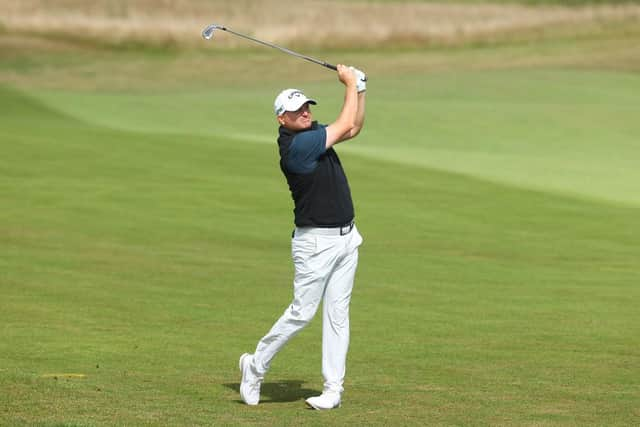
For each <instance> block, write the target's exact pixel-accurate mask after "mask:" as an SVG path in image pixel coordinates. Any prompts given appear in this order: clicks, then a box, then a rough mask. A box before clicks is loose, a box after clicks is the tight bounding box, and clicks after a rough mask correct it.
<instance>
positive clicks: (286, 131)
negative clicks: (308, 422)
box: [240, 65, 366, 409]
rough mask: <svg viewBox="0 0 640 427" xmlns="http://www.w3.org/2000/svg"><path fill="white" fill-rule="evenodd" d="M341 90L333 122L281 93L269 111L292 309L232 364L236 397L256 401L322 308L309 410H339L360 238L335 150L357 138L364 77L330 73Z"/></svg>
mask: <svg viewBox="0 0 640 427" xmlns="http://www.w3.org/2000/svg"><path fill="white" fill-rule="evenodd" d="M337 69H338V70H337V74H338V79H339V80H340V82H341V83H342V84H344V86H345V92H344V104H343V106H342V110H341V112H340V114H339V115H338V118H337V119H336V121H335V122H333V123H332V124H330V125H328V126H327V125H322V124H318V123H317V122H315V121H313V115H312V113H311V109H310V105H315V104H316V101H315V100H313V99H310V98H307V97H306V96H305V95H304V93H302V91H300V90H297V89H286V90H284V91H282V92H281V93H280V94H279V95H278V96H277V98H276V100H275V104H274V108H275V114H276V116H277V120H278V123H279V124H280V129H279V137H278V145H279V147H280V168H281V169H282V172H283V173H284V175H285V177H286V179H287V183H288V184H289V189H290V190H291V196H292V197H293V201H294V204H295V209H294V215H295V225H296V227H295V230H294V232H293V236H292V240H291V253H292V257H293V263H294V267H295V277H294V279H293V302H292V303H291V305H290V306H289V307H287V309H286V310H285V311H284V313H283V314H282V316H281V317H280V319H278V321H277V322H276V323H275V324H274V325H273V327H272V328H271V330H270V331H269V332H268V333H267V334H266V335H265V336H264V337H263V338H262V339H261V340H260V341H259V342H258V345H257V347H256V350H255V353H254V354H248V353H245V354H243V355H242V356H241V357H240V370H241V371H242V382H241V384H240V396H241V397H242V400H243V401H244V402H245V403H246V404H248V405H257V404H258V402H259V401H260V385H261V383H262V380H263V378H264V376H265V374H266V373H267V371H268V370H269V366H270V365H271V362H272V360H273V358H274V357H275V356H276V354H278V352H279V351H280V350H281V349H282V347H283V346H284V345H285V344H286V343H287V342H288V341H289V340H290V339H291V338H293V337H294V336H295V335H296V334H297V333H298V332H300V330H302V328H304V327H305V326H306V325H307V324H308V323H309V322H310V321H311V319H312V318H313V317H314V315H315V313H316V311H317V310H318V307H319V306H320V303H321V302H322V307H323V308H322V375H323V376H324V391H323V392H322V394H321V395H320V396H316V397H310V398H308V399H307V400H306V402H307V404H308V405H309V406H310V407H312V408H315V409H333V408H337V407H339V406H340V403H341V397H342V392H343V383H344V376H345V369H346V368H345V365H346V359H347V349H348V347H349V303H350V300H351V290H352V288H353V280H354V276H355V272H356V267H357V265H358V247H359V246H360V244H361V243H362V237H361V236H360V233H358V230H357V228H356V226H355V223H354V209H353V203H352V201H351V190H350V189H349V184H348V182H347V177H346V175H345V173H344V171H343V169H342V164H341V163H340V159H339V158H338V155H337V154H336V152H335V151H334V149H333V146H334V145H335V144H338V143H340V142H342V141H346V140H348V139H351V138H353V137H355V136H356V135H358V133H360V130H361V129H362V126H363V124H364V113H365V91H366V83H365V80H366V77H365V75H364V73H363V72H362V71H360V70H357V69H355V68H352V67H347V66H344V65H338V66H337Z"/></svg>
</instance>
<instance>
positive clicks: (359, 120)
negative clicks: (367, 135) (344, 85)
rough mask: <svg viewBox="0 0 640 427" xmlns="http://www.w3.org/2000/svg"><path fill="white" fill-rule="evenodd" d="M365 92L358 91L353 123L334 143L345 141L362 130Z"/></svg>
mask: <svg viewBox="0 0 640 427" xmlns="http://www.w3.org/2000/svg"><path fill="white" fill-rule="evenodd" d="M366 93H367V92H366V91H362V92H360V93H358V111H357V112H356V120H355V122H354V124H353V127H352V128H351V129H349V130H348V131H347V132H346V133H345V134H344V135H342V137H340V139H339V140H338V141H337V142H336V144H337V143H339V142H342V141H346V140H347V139H351V138H355V137H356V136H357V135H358V134H359V133H360V131H361V130H362V127H363V126H364V110H365V105H366V103H365V99H366Z"/></svg>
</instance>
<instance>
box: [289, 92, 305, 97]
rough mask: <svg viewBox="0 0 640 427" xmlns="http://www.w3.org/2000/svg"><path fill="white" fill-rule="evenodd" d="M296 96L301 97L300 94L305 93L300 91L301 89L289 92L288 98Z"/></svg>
mask: <svg viewBox="0 0 640 427" xmlns="http://www.w3.org/2000/svg"><path fill="white" fill-rule="evenodd" d="M294 96H297V97H300V96H304V93H302V92H300V91H299V90H296V91H293V92H291V93H290V94H289V96H288V98H289V99H293V97H294Z"/></svg>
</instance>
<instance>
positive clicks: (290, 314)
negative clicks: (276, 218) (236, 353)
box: [253, 225, 362, 393]
mask: <svg viewBox="0 0 640 427" xmlns="http://www.w3.org/2000/svg"><path fill="white" fill-rule="evenodd" d="M361 244H362V236H360V233H358V229H357V228H356V226H355V225H354V226H353V229H352V230H351V232H349V233H347V234H345V235H340V229H322V228H296V231H295V234H294V237H293V238H292V240H291V253H292V257H293V263H294V266H295V277H294V280H293V302H292V303H291V305H290V306H289V307H288V308H287V309H286V310H285V311H284V313H283V314H282V316H281V317H280V319H278V321H276V323H275V324H274V325H273V327H272V328H271V330H270V331H269V332H268V333H267V335H265V336H264V337H263V338H262V339H261V340H260V341H259V342H258V345H257V347H256V351H255V354H254V356H253V360H254V364H255V366H254V369H255V370H256V372H257V373H258V375H260V376H264V374H266V373H267V371H268V370H269V366H270V365H271V361H272V360H273V358H274V357H275V356H276V354H277V353H278V352H279V351H280V350H281V349H282V347H283V346H284V345H285V344H286V343H287V342H288V341H289V340H290V339H291V338H293V337H294V336H295V335H296V334H297V333H298V332H300V331H301V330H302V329H303V328H304V327H305V326H307V324H308V323H309V322H310V321H311V319H313V317H314V315H315V313H316V311H317V310H318V307H319V306H320V302H322V307H323V310H322V375H323V377H324V381H325V383H324V390H325V391H334V392H338V393H342V391H343V387H342V385H343V383H344V376H345V371H346V360H347V350H348V348H349V303H350V301H351V290H352V289H353V280H354V277H355V272H356V267H357V266H358V247H359V246H360V245H361Z"/></svg>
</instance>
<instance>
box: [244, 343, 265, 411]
mask: <svg viewBox="0 0 640 427" xmlns="http://www.w3.org/2000/svg"><path fill="white" fill-rule="evenodd" d="M239 365H240V371H241V372H242V381H241V382H240V397H241V398H242V400H243V401H244V403H246V404H247V405H257V404H258V402H259V401H260V384H262V377H261V376H259V375H258V374H256V372H255V371H254V369H253V354H249V353H245V354H243V355H242V356H240V363H239Z"/></svg>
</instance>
